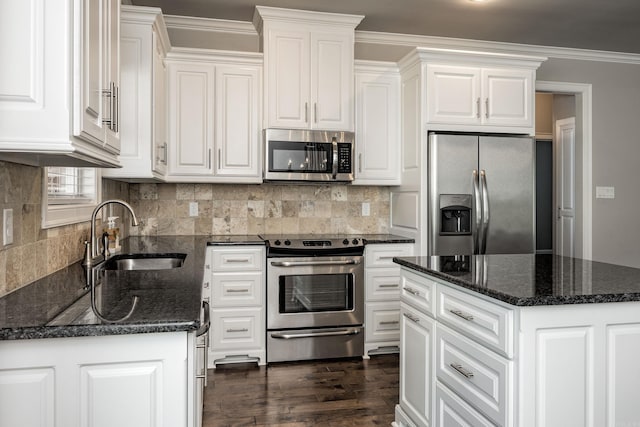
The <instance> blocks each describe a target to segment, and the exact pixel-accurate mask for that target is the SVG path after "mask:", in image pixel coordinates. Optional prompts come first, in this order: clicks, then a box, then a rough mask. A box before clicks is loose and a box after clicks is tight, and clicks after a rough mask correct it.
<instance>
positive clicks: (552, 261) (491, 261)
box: [394, 254, 640, 306]
mask: <svg viewBox="0 0 640 427" xmlns="http://www.w3.org/2000/svg"><path fill="white" fill-rule="evenodd" d="M394 261H395V262H396V263H397V264H400V265H402V266H405V267H408V268H410V269H412V270H415V271H418V272H422V273H425V274H428V275H430V276H433V277H437V278H440V279H443V280H446V281H448V282H451V283H454V284H456V285H459V286H461V287H464V288H467V289H470V290H473V291H475V292H478V293H481V294H484V295H487V296H490V297H492V298H495V299H497V300H500V301H503V302H506V303H508V304H512V305H517V306H538V305H561V304H585V303H607V302H623V301H640V269H637V268H632V267H625V266H620V265H614V264H606V263H602V262H594V261H587V260H582V259H577V258H566V257H560V256H556V255H533V254H518V255H471V256H469V255H466V256H458V257H445V256H431V257H401V258H394Z"/></svg>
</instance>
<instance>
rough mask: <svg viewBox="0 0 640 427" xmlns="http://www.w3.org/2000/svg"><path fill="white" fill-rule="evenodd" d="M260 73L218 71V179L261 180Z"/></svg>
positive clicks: (251, 70)
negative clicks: (220, 177)
mask: <svg viewBox="0 0 640 427" xmlns="http://www.w3.org/2000/svg"><path fill="white" fill-rule="evenodd" d="M259 92H260V70H259V69H258V68H252V67H240V66H237V67H232V66H218V67H216V107H215V108H216V112H217V115H216V126H215V128H216V157H217V162H216V164H217V168H216V176H248V177H252V176H253V177H256V178H257V179H259V178H260V177H261V173H260V161H259V153H260V149H259V147H260V124H259V123H258V108H259V107H258V105H259V100H260V94H259Z"/></svg>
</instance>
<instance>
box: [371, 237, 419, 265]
mask: <svg viewBox="0 0 640 427" xmlns="http://www.w3.org/2000/svg"><path fill="white" fill-rule="evenodd" d="M411 254H413V244H408V243H402V244H373V245H367V246H366V248H365V267H366V268H377V267H394V266H395V267H398V268H399V265H398V264H395V263H394V262H393V257H402V256H411Z"/></svg>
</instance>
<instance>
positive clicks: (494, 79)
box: [482, 68, 535, 126]
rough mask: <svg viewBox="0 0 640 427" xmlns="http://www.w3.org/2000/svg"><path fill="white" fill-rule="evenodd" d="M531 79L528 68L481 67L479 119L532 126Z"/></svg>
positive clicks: (533, 78) (532, 73)
mask: <svg viewBox="0 0 640 427" xmlns="http://www.w3.org/2000/svg"><path fill="white" fill-rule="evenodd" d="M534 80H535V72H534V71H531V70H517V69H489V68H485V69H483V70H482V94H483V102H484V106H483V109H484V112H483V114H482V120H483V123H485V124H490V125H496V126H533V113H534V96H535V88H534Z"/></svg>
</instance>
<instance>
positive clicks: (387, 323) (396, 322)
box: [380, 319, 420, 325]
mask: <svg viewBox="0 0 640 427" xmlns="http://www.w3.org/2000/svg"><path fill="white" fill-rule="evenodd" d="M411 320H413V319H411ZM419 320H420V319H418V320H417V321H419ZM398 323H400V321H399V320H389V321H385V322H380V324H381V325H397V324H398Z"/></svg>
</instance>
